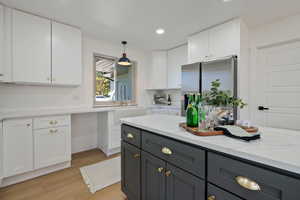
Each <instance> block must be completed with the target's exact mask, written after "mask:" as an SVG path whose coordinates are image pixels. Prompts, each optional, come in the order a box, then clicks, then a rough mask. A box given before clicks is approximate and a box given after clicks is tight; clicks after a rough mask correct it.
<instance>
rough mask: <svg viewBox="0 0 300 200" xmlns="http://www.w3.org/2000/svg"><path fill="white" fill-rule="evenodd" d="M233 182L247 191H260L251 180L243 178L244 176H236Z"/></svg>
mask: <svg viewBox="0 0 300 200" xmlns="http://www.w3.org/2000/svg"><path fill="white" fill-rule="evenodd" d="M235 181H236V182H237V183H238V184H239V185H240V186H242V187H243V188H246V189H248V190H252V191H260V190H261V189H260V186H259V185H258V184H257V183H256V182H255V181H253V180H251V179H249V178H247V177H244V176H237V177H235Z"/></svg>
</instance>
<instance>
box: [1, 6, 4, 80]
mask: <svg viewBox="0 0 300 200" xmlns="http://www.w3.org/2000/svg"><path fill="white" fill-rule="evenodd" d="M3 73H4V7H3V6H2V5H0V81H1V80H3V75H4V74H3Z"/></svg>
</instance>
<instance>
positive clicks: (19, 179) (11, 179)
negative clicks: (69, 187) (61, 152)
mask: <svg viewBox="0 0 300 200" xmlns="http://www.w3.org/2000/svg"><path fill="white" fill-rule="evenodd" d="M68 167H71V162H70V161H68V162H64V163H60V164H57V165H53V166H51V167H46V168H42V169H38V170H34V171H31V172H27V173H24V174H20V175H16V176H12V177H7V178H3V180H2V183H1V182H0V188H2V187H6V186H9V185H13V184H16V183H20V182H23V181H26V180H29V179H33V178H36V177H38V176H42V175H46V174H49V173H52V172H55V171H59V170H62V169H65V168H68Z"/></svg>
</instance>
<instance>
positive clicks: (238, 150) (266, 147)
mask: <svg viewBox="0 0 300 200" xmlns="http://www.w3.org/2000/svg"><path fill="white" fill-rule="evenodd" d="M184 120H185V119H184V118H183V117H179V116H168V115H147V116H141V117H132V118H124V119H121V122H122V123H125V124H128V125H131V126H134V127H138V128H141V129H144V130H148V131H151V132H154V133H157V134H160V135H164V136H167V137H170V138H174V139H177V140H180V141H184V142H187V143H191V144H194V145H198V146H201V147H205V148H208V149H211V150H216V151H220V152H223V153H226V154H230V155H233V156H237V157H240V158H244V159H247V160H251V161H254V162H258V163H262V164H264V165H268V166H271V167H275V168H279V169H283V170H287V171H290V172H293V173H296V174H299V175H300V132H298V131H292V130H285V129H276V128H265V127H260V131H261V132H262V134H261V139H260V140H255V141H251V142H244V141H241V140H237V139H233V138H229V137H226V136H210V137H199V136H195V135H193V134H190V133H188V132H186V131H185V130H183V129H182V128H180V127H179V126H178V124H179V123H180V122H183V121H184Z"/></svg>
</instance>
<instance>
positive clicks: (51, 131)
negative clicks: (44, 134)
mask: <svg viewBox="0 0 300 200" xmlns="http://www.w3.org/2000/svg"><path fill="white" fill-rule="evenodd" d="M49 132H50V133H57V132H58V130H57V129H55V130H52V129H50V131H49Z"/></svg>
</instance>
